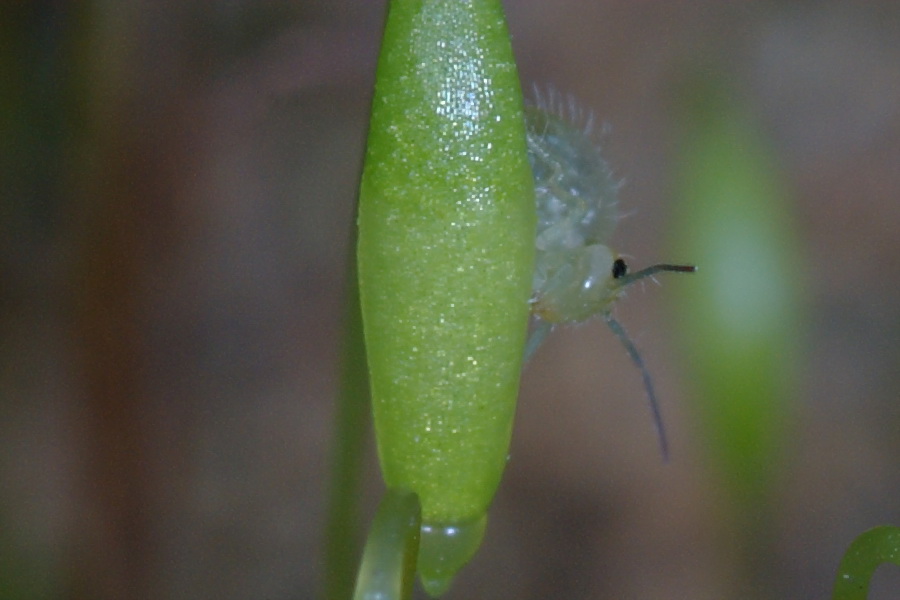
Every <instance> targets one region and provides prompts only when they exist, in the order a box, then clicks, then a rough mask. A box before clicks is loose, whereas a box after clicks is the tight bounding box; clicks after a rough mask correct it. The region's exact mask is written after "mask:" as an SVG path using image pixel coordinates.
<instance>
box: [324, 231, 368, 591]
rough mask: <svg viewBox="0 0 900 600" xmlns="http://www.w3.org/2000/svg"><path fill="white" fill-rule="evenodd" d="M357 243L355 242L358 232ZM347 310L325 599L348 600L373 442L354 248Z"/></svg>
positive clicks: (326, 550)
mask: <svg viewBox="0 0 900 600" xmlns="http://www.w3.org/2000/svg"><path fill="white" fill-rule="evenodd" d="M352 239H353V240H354V241H355V240H356V228H354V229H353V233H352ZM348 261H349V262H348V267H347V284H346V290H347V291H346V298H345V306H344V332H343V348H342V351H341V354H342V356H341V376H340V381H341V388H340V391H339V393H338V399H337V412H336V414H335V419H334V422H335V430H334V436H333V444H334V445H333V448H332V456H333V458H332V474H331V489H330V490H329V498H328V511H329V512H328V520H327V524H326V527H325V535H326V540H325V598H326V599H327V600H346V599H348V598H350V595H351V593H352V591H353V587H352V585H353V575H354V573H355V571H356V564H357V563H356V561H357V552H356V548H357V544H358V542H359V537H358V533H357V532H358V530H359V515H358V512H359V507H358V499H359V488H360V474H361V471H362V457H363V452H364V450H365V444H366V442H367V441H368V438H369V414H370V413H369V378H368V373H369V369H368V366H367V363H366V350H365V344H364V342H363V333H362V316H361V314H360V309H359V283H358V281H357V272H356V248H355V244H353V247H352V248H351V250H350V254H349V259H348Z"/></svg>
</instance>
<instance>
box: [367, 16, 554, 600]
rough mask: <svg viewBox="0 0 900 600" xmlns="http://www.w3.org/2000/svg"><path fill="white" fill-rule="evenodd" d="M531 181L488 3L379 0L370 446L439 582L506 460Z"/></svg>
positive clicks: (425, 568) (371, 163) (457, 559)
mask: <svg viewBox="0 0 900 600" xmlns="http://www.w3.org/2000/svg"><path fill="white" fill-rule="evenodd" d="M535 221H536V217H535V203H534V184H533V180H532V176H531V171H530V169H529V166H528V160H527V150H526V143H525V125H524V117H523V111H522V96H521V91H520V89H519V80H518V75H517V72H516V68H515V63H514V60H513V55H512V49H511V47H510V43H509V35H508V33H507V29H506V24H505V20H504V15H503V11H502V7H501V5H500V2H499V1H497V0H473V1H470V2H447V1H445V0H393V1H392V2H391V3H390V6H389V9H388V17H387V23H386V27H385V34H384V41H383V46H382V51H381V56H380V58H379V63H378V72H377V78H376V85H375V97H374V99H373V104H372V119H371V125H370V131H369V139H368V146H367V151H366V159H365V166H364V169H363V177H362V183H361V187H360V204H359V245H358V260H359V281H360V295H361V303H362V312H363V323H364V331H365V337H366V347H367V354H368V360H369V370H370V376H371V386H372V402H373V412H374V420H375V430H376V437H377V444H378V453H379V458H380V461H381V468H382V472H383V476H384V480H385V482H386V484H387V485H388V487H390V488H399V489H407V490H410V491H413V492H415V493H416V494H418V496H419V498H420V500H421V505H422V524H423V527H422V543H421V550H420V558H419V572H420V574H421V577H422V581H423V583H424V584H425V587H426V590H428V591H429V593H431V594H432V595H436V594H440V593H442V592H443V591H444V590H445V589H446V587H447V586H448V585H449V582H450V579H451V578H452V576H453V575H454V574H455V573H456V571H457V570H458V569H459V568H460V567H461V566H462V565H463V564H464V563H465V562H466V561H468V559H469V558H470V557H471V555H472V554H473V553H474V552H475V550H476V549H477V548H478V546H479V545H480V542H481V536H482V534H483V531H484V524H485V514H486V512H487V508H488V506H489V504H490V502H491V500H492V499H493V496H494V493H495V491H496V489H497V485H498V483H499V481H500V477H501V474H502V472H503V469H504V466H505V464H506V460H507V453H508V449H509V441H510V435H511V430H512V421H513V413H514V410H515V401H516V396H517V394H518V387H519V374H520V370H521V365H522V348H523V347H524V343H525V336H526V328H527V323H528V314H529V304H528V299H529V296H530V294H531V284H532V271H533V261H534V236H535Z"/></svg>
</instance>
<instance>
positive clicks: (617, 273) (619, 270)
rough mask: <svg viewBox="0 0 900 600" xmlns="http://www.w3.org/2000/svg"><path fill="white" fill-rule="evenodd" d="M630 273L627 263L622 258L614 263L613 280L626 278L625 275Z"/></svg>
mask: <svg viewBox="0 0 900 600" xmlns="http://www.w3.org/2000/svg"><path fill="white" fill-rule="evenodd" d="M626 273H628V265H626V264H625V261H624V260H622V259H621V258H617V259H616V261H615V262H614V263H613V268H612V276H613V279H618V278H619V277H625V274H626Z"/></svg>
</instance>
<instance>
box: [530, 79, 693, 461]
mask: <svg viewBox="0 0 900 600" xmlns="http://www.w3.org/2000/svg"><path fill="white" fill-rule="evenodd" d="M565 112H566V110H565V109H564V107H562V103H561V102H559V98H558V97H556V96H553V95H551V96H550V97H549V99H548V100H546V101H543V100H542V99H541V98H540V97H539V98H538V106H528V107H526V109H525V116H526V125H527V138H528V159H529V162H530V163H531V169H532V172H533V174H534V183H535V195H536V202H537V216H538V224H537V236H536V241H535V246H536V256H535V270H534V280H533V284H532V295H531V300H530V302H531V314H532V316H533V318H534V328H533V330H532V333H531V335H530V337H529V339H528V342H527V344H526V348H525V360H526V361H527V360H528V359H529V358H530V357H531V356H532V355H533V354H534V352H535V351H536V350H537V348H538V347H539V346H540V345H541V343H542V342H543V341H544V340H545V339H546V338H547V336H548V335H549V334H550V332H551V331H552V330H553V328H554V327H555V326H556V325H558V324H561V323H581V322H583V321H586V320H588V319H590V318H592V317H595V316H598V315H599V316H600V317H602V318H603V320H604V321H605V322H606V324H607V326H608V327H609V328H610V329H611V330H612V332H613V333H614V334H615V335H616V337H618V338H619V340H620V341H621V343H622V345H623V346H625V350H626V351H627V353H628V356H629V357H630V358H631V361H632V362H633V363H634V365H635V366H636V367H637V368H638V370H639V371H640V372H641V377H642V379H643V382H644V389H645V391H646V394H647V397H648V399H649V402H650V410H651V411H652V415H653V421H654V424H655V426H656V431H657V434H658V436H659V445H660V449H661V451H662V455H663V458H664V459H667V458H668V454H669V443H668V439H667V437H666V431H665V427H664V425H663V419H662V414H661V412H660V408H659V402H658V401H657V398H656V392H655V390H654V388H653V381H652V379H651V378H650V373H649V372H648V370H647V367H646V365H645V364H644V360H643V358H642V357H641V354H640V352H638V349H637V347H636V346H635V345H634V342H632V341H631V338H629V337H628V334H627V333H626V332H625V329H624V328H623V327H622V325H621V324H620V323H619V322H618V321H617V320H616V319H615V318H614V317H613V316H612V312H611V311H612V305H613V303H614V302H615V301H616V300H617V299H618V298H619V297H620V296H621V295H622V292H623V290H624V289H625V288H626V287H627V286H628V285H630V284H632V283H634V282H635V281H639V280H641V279H644V278H647V277H652V276H653V275H655V274H657V273H662V272H665V271H670V272H675V273H693V272H694V271H696V270H697V268H696V267H694V266H689V265H673V264H658V265H653V266H650V267H647V268H645V269H641V270H639V271H637V272H635V273H630V272H629V271H628V266H627V265H626V264H625V261H624V260H622V258H620V257H619V256H618V255H616V254H615V253H614V252H613V251H612V250H611V249H610V248H609V246H607V242H608V240H609V237H610V236H611V234H612V232H613V230H614V229H615V225H616V221H617V220H618V213H617V210H616V209H617V199H616V195H617V191H618V188H619V184H618V183H617V182H615V181H614V179H613V176H612V173H611V171H610V169H609V166H608V165H607V164H606V161H605V160H604V159H603V157H602V156H601V155H600V151H599V149H598V148H597V147H596V146H595V145H594V144H593V142H592V141H591V139H590V126H591V122H590V119H588V120H587V122H586V124H585V126H583V127H579V126H578V125H577V124H576V123H575V121H577V120H579V119H580V118H581V117H580V113H579V110H578V109H577V107H576V106H575V104H574V103H571V102H570V103H569V105H568V113H569V114H568V115H565V114H564V113H565ZM567 117H568V118H567Z"/></svg>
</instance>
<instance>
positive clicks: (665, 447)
mask: <svg viewBox="0 0 900 600" xmlns="http://www.w3.org/2000/svg"><path fill="white" fill-rule="evenodd" d="M603 318H604V320H605V321H606V324H607V326H609V328H610V330H612V332H613V333H614V334H616V337H617V338H619V341H620V342H622V345H623V346H625V350H626V351H627V352H628V356H629V357H631V362H633V363H634V365H635V366H636V367H637V368H638V370H640V372H641V378H643V380H644V390H646V392H647V398H648V399H649V400H650V412H651V413H652V414H653V424H654V425H655V426H656V433H657V435H658V436H659V448H660V451H661V452H662V456H663V460H664V461H668V460H669V441H668V439H667V438H666V428H665V425H664V424H663V418H662V411H661V410H660V408H659V402H658V401H657V400H656V392H655V391H654V389H653V380H652V379H651V378H650V372H649V371H648V370H647V366H646V365H645V364H644V359H643V358H642V357H641V353H640V352H638V349H637V347H636V346H635V345H634V342H632V341H631V338H630V337H628V334H627V333H625V329H624V328H623V327H622V324H621V323H619V322H618V321H616V319H615V318H614V317H613V316H612V315H611V314H610V313H606V314H605V315H603Z"/></svg>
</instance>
